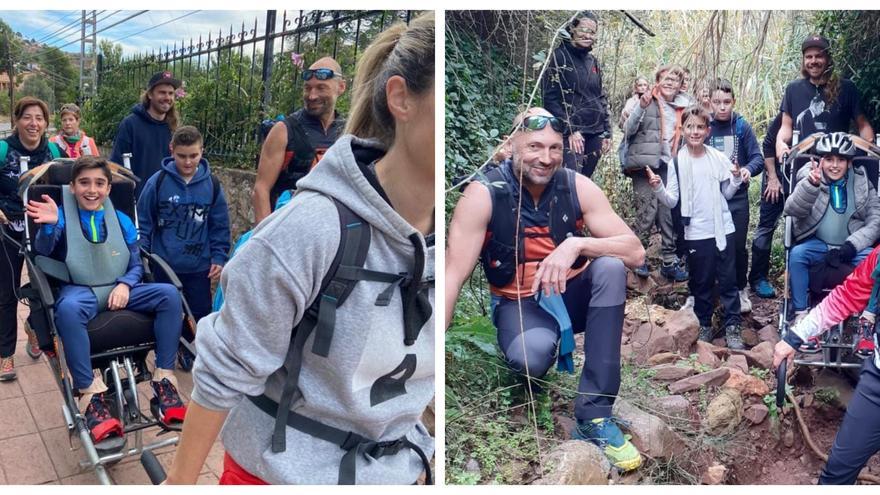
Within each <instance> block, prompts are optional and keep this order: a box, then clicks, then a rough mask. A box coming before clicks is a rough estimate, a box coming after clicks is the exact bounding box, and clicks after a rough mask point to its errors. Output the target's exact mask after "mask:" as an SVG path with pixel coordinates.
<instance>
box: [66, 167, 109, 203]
mask: <svg viewBox="0 0 880 495" xmlns="http://www.w3.org/2000/svg"><path fill="white" fill-rule="evenodd" d="M70 189H71V191H72V192H73V196H74V197H75V198H76V202H77V203H78V204H79V207H80V208H82V209H83V210H88V211H97V210H100V209H101V206H103V204H104V199H105V198H107V195H108V194H110V181H109V180H107V176H106V175H104V172H103V171H102V170H101V169H87V170H84V171H83V172H82V173H80V174H79V176H77V178H76V180H75V181H73V183H71V185H70Z"/></svg>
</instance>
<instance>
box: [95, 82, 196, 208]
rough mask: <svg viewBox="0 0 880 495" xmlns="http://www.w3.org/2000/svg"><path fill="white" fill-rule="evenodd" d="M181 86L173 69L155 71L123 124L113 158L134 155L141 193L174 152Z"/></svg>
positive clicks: (115, 141) (120, 124)
mask: <svg viewBox="0 0 880 495" xmlns="http://www.w3.org/2000/svg"><path fill="white" fill-rule="evenodd" d="M179 87H180V81H179V80H177V79H175V78H174V76H173V75H172V74H171V72H169V71H167V70H166V71H164V72H157V73H155V74H153V77H151V78H150V82H149V83H148V84H147V88H146V90H145V91H144V92H143V93H142V94H141V99H140V101H139V102H138V103H136V104H135V105H134V106H133V107H132V108H131V113H130V114H129V115H128V116H127V117H125V118H124V119H122V122H120V123H119V130H118V131H116V137H115V138H114V139H113V152H112V153H111V154H110V161H112V162H116V163H118V164H122V155H123V154H124V153H131V154H132V157H131V171H132V172H134V174H135V175H137V176H138V177H140V178H141V179H143V181H141V182H140V183H138V187H137V190H136V191H135V194H136V195H138V196H140V193H141V188H142V187H143V184H144V181H146V179H148V178H150V177H151V176H152V175H153V174H155V173H156V172H158V171H159V169H160V168H161V167H162V159H164V158H165V157H167V156H170V155H171V151H170V148H169V145H170V144H171V133H173V132H174V131H175V130H176V129H177V125H178V122H179V120H180V116H179V115H178V113H177V108H176V107H175V106H174V99H175V93H176V91H177V89H178V88H179Z"/></svg>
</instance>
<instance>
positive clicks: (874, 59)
mask: <svg viewBox="0 0 880 495" xmlns="http://www.w3.org/2000/svg"><path fill="white" fill-rule="evenodd" d="M815 23H816V27H817V32H819V33H820V34H822V35H823V36H825V37H826V38H828V40H829V41H830V42H831V54H832V57H833V58H834V64H835V66H836V68H837V70H839V71H840V74H841V75H842V76H843V77H846V78H850V79H852V81H853V82H854V83H855V85H856V87H857V88H859V91H860V92H861V95H862V110H864V112H865V115H866V116H867V117H868V120H869V121H870V122H872V123H874V129H875V131H876V130H877V128H878V126H880V125H878V119H880V43H878V42H877V36H878V34H877V33H878V32H880V12H878V11H876V10H868V11H858V10H832V11H823V12H818V13H816V19H815Z"/></svg>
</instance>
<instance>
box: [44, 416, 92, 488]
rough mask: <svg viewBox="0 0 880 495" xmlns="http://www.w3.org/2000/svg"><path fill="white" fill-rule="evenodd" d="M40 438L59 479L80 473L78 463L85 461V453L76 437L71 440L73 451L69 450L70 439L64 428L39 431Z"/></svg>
mask: <svg viewBox="0 0 880 495" xmlns="http://www.w3.org/2000/svg"><path fill="white" fill-rule="evenodd" d="M40 436H41V437H42V438H43V443H44V444H45V445H46V448H47V449H48V451H49V457H50V458H51V459H52V464H53V465H54V466H55V472H56V473H58V477H59V478H66V477H68V476H73V475H76V474H81V473H82V469H80V467H79V461H82V460H85V459H86V453H85V451H84V450H83V449H82V447H81V445H80V443H79V440H78V439H77V438H76V437H74V438H73V439H72V440H73V447H74V449H75V450H71V449H70V447H71V439H70V437H69V436H68V434H67V427H66V426H64V427H61V428H53V429H51V430H46V431H41V432H40Z"/></svg>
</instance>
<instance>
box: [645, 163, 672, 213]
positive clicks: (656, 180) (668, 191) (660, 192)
mask: <svg viewBox="0 0 880 495" xmlns="http://www.w3.org/2000/svg"><path fill="white" fill-rule="evenodd" d="M645 173H647V174H648V183H649V184H651V189H652V190H653V191H654V195H656V196H657V200H658V201H660V202H661V203H663V204H664V205H666V207H667V208H675V205H676V204H678V194H679V190H678V174H677V173H676V172H675V167H674V166H671V167H669V168H668V169H667V171H666V184H665V185H664V184H663V181H662V180H661V179H660V176H659V175H657V174H655V173H654V171H653V170H651V167H646V168H645Z"/></svg>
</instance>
